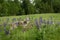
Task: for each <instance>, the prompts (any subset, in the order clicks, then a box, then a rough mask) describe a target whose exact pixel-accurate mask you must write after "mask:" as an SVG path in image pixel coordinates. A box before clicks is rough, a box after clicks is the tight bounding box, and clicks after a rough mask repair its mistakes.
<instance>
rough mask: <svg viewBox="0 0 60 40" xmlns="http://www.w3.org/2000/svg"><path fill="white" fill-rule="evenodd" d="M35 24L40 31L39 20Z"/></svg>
mask: <svg viewBox="0 0 60 40" xmlns="http://www.w3.org/2000/svg"><path fill="white" fill-rule="evenodd" d="M35 24H36V27H37V29H39V27H40V26H39V23H38V20H37V19H35Z"/></svg>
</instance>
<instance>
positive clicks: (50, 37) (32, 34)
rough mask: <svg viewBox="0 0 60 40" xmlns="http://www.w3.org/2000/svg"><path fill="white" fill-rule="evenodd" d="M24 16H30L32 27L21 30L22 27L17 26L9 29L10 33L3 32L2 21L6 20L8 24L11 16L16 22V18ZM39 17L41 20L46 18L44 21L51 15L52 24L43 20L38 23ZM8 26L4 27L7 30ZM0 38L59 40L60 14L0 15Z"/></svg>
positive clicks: (2, 39)
mask: <svg viewBox="0 0 60 40" xmlns="http://www.w3.org/2000/svg"><path fill="white" fill-rule="evenodd" d="M26 17H30V24H32V28H30V29H27V31H25V32H23V27H22V26H19V27H17V28H16V29H14V30H12V31H10V34H8V35H6V34H5V30H4V25H3V23H4V22H6V21H8V22H6V24H9V23H12V22H13V20H12V19H13V18H14V19H15V20H14V22H17V21H18V19H20V20H23V19H25V18H26ZM40 17H42V19H43V20H46V22H47V20H50V17H52V21H53V23H54V24H49V23H44V22H43V23H41V24H38V23H39V21H40V19H39V18H40ZM35 19H37V20H38V23H37V24H36V23H35ZM28 26H29V25H28ZM30 26H31V25H30ZM9 28H10V26H9V25H6V29H7V30H9ZM0 40H60V14H59V13H58V14H51V13H49V14H32V15H22V16H7V17H0Z"/></svg>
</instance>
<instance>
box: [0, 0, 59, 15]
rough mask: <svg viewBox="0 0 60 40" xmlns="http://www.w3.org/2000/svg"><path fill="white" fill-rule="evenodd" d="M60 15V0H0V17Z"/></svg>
mask: <svg viewBox="0 0 60 40" xmlns="http://www.w3.org/2000/svg"><path fill="white" fill-rule="evenodd" d="M40 13H60V0H32V1H31V0H20V1H18V0H14V1H12V0H0V16H10V15H25V14H26V15H27V14H40Z"/></svg>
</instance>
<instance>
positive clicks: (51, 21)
mask: <svg viewBox="0 0 60 40" xmlns="http://www.w3.org/2000/svg"><path fill="white" fill-rule="evenodd" d="M49 23H50V24H53V17H52V16H51V17H50V22H49Z"/></svg>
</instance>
